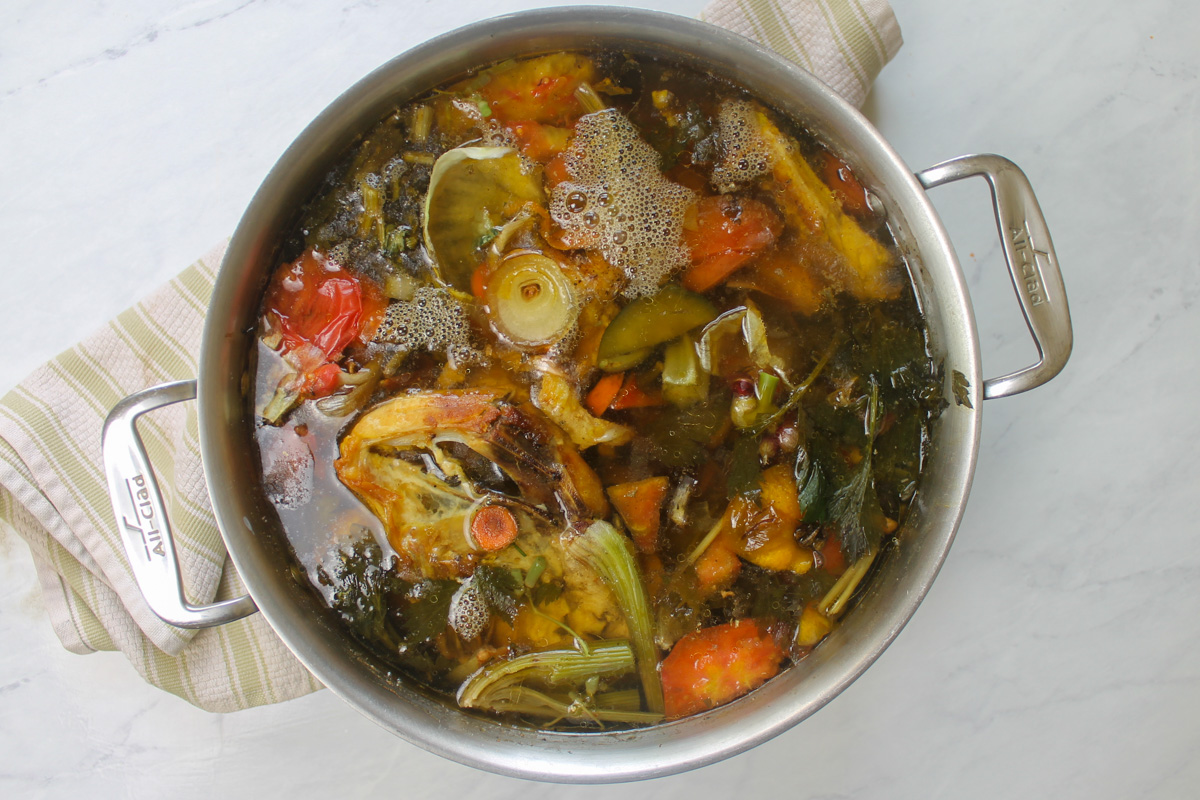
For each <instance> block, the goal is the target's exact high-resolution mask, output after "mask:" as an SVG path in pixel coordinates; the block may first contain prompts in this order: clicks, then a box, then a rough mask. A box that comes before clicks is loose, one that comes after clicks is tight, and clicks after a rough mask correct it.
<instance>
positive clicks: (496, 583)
mask: <svg viewBox="0 0 1200 800" xmlns="http://www.w3.org/2000/svg"><path fill="white" fill-rule="evenodd" d="M474 581H475V588H476V589H478V590H479V596H480V597H481V598H483V602H484V603H485V604H486V605H487V607H488V608H489V609H491V610H492V611H494V612H495V613H497V614H499V615H500V616H502V617H504V618H505V619H506V620H508V622H510V623H511V622H512V621H513V620H514V619H516V617H517V612H518V611H519V610H520V601H519V600H518V598H519V597H520V595H521V591H522V588H523V584H522V582H521V581H520V580H518V579H517V577H516V576H515V575H513V574H512V572H511V571H510V570H507V569H504V568H502V567H497V566H493V565H491V564H483V565H482V566H480V567H479V568H478V569H476V570H475V577H474Z"/></svg>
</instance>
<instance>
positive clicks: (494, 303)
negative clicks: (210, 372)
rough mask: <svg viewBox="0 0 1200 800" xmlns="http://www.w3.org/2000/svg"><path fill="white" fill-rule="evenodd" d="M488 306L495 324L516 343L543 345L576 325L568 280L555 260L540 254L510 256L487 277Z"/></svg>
mask: <svg viewBox="0 0 1200 800" xmlns="http://www.w3.org/2000/svg"><path fill="white" fill-rule="evenodd" d="M487 300H488V307H489V309H490V310H491V313H492V318H493V320H494V321H495V323H496V327H497V328H498V329H499V330H500V332H501V333H502V334H504V335H505V336H506V337H508V338H509V339H510V340H512V341H513V342H514V343H516V344H519V345H531V346H534V345H544V344H549V343H551V342H553V341H555V340H556V339H559V338H561V337H562V336H563V335H565V334H566V333H567V331H569V330H570V328H571V326H572V325H574V324H575V317H576V315H577V313H578V312H577V306H576V303H575V292H574V290H573V288H572V287H571V282H570V281H569V280H567V276H566V275H564V274H563V271H562V268H561V267H560V266H559V265H558V262H557V261H555V260H554V259H552V258H550V257H549V256H545V255H542V254H541V253H533V252H522V253H515V254H513V255H510V256H509V257H508V258H506V259H505V260H504V262H503V263H501V265H500V267H499V268H498V269H497V270H496V272H495V273H494V274H493V275H492V276H491V278H489V280H488V285H487Z"/></svg>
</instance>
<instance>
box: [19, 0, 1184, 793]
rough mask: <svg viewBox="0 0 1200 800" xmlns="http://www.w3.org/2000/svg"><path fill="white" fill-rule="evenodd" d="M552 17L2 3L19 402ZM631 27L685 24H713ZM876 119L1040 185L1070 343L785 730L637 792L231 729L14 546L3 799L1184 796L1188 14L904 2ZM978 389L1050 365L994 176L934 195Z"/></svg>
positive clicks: (873, 108)
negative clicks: (809, 714) (893, 597)
mask: <svg viewBox="0 0 1200 800" xmlns="http://www.w3.org/2000/svg"><path fill="white" fill-rule="evenodd" d="M535 5H538V3H534V2H528V0H501V2H480V0H460V1H459V2H456V3H453V4H444V3H435V2H405V3H378V2H358V3H353V2H348V3H342V4H329V3H320V2H310V1H308V0H292V1H291V2H274V1H272V0H257V1H251V2H246V1H245V0H240V1H239V0H226V1H224V2H222V1H221V0H214V1H213V2H168V1H167V0H156V1H154V2H152V1H151V0H141V1H140V2H125V3H121V4H117V5H113V4H108V3H98V2H94V3H69V2H66V1H65V0H56V1H51V2H42V3H33V2H22V1H18V2H13V3H9V4H6V5H5V6H4V7H3V8H0V22H2V23H3V24H0V241H3V242H4V255H3V263H4V270H3V289H2V290H0V341H2V342H3V343H4V344H3V352H4V358H3V359H2V360H0V390H7V389H8V388H10V387H11V386H13V385H15V384H16V383H17V382H18V381H19V380H20V379H21V378H22V377H23V376H24V375H25V374H26V373H27V372H28V371H29V370H31V369H32V368H33V367H34V366H36V365H37V364H39V363H40V362H42V361H44V360H45V359H46V358H48V357H50V356H52V355H54V354H55V353H57V352H58V351H60V350H61V349H63V348H65V347H66V346H68V345H69V344H70V343H72V342H73V341H75V340H76V339H78V338H80V337H82V336H84V335H85V334H87V333H88V332H89V331H91V330H92V329H94V328H95V327H97V326H98V325H100V324H101V323H102V322H103V321H104V320H105V319H107V318H108V317H110V316H112V315H113V314H114V313H115V312H117V311H119V310H120V309H122V308H124V307H125V306H126V305H128V304H129V303H130V302H131V301H132V300H134V299H136V298H137V297H139V296H141V295H143V294H145V293H146V292H148V291H149V290H150V289H152V288H153V287H154V286H156V285H157V284H159V283H161V282H162V281H164V280H166V279H167V278H168V277H170V276H171V275H173V274H174V273H175V272H177V271H178V270H179V269H181V268H182V267H183V266H185V265H187V264H188V263H190V262H191V261H192V260H193V259H194V258H196V257H197V256H199V255H200V254H202V253H203V252H205V251H206V250H207V249H208V248H209V247H210V246H211V245H213V244H214V243H216V242H218V241H220V240H221V239H222V238H223V237H225V236H227V235H228V234H229V233H230V231H232V229H233V227H234V225H235V223H236V221H237V218H238V216H239V215H240V213H241V210H242V209H243V208H244V207H245V205H246V203H247V202H248V200H249V198H250V196H251V194H252V193H253V191H254V190H255V188H256V187H257V185H258V182H259V181H260V180H261V179H262V177H263V176H264V175H265V174H266V171H267V170H268V169H269V168H270V165H271V164H272V162H273V161H274V160H275V158H276V157H277V156H278V155H279V154H280V152H282V150H283V149H284V148H285V147H286V146H287V144H288V142H289V141H290V140H291V138H292V137H293V136H294V135H295V134H296V133H298V132H299V130H300V129H301V128H302V127H303V126H304V124H305V123H306V122H307V121H308V120H309V119H310V118H311V117H313V116H314V115H315V114H316V113H317V112H318V111H319V110H320V109H321V108H323V107H324V106H325V105H326V104H327V103H328V102H329V101H330V100H332V99H333V98H334V97H335V96H336V95H337V94H338V93H339V92H340V91H341V90H342V89H344V88H345V87H347V86H349V85H350V84H351V83H352V82H353V81H355V80H356V79H357V78H359V77H361V76H362V75H363V74H365V73H366V72H368V71H369V70H370V69H372V68H373V67H375V66H377V65H378V64H380V63H382V62H383V61H385V60H386V59H387V58H388V57H390V56H391V55H393V54H395V53H397V52H399V51H400V50H403V49H404V48H406V47H408V46H411V45H413V44H416V43H417V42H419V41H422V40H424V39H426V38H428V37H430V36H432V35H435V34H437V33H440V32H442V31H444V30H448V29H450V28H452V27H455V26H457V25H459V24H462V23H466V22H469V21H473V20H476V19H481V18H484V17H486V16H489V15H492V14H495V13H501V12H504V11H509V10H516V9H519V8H524V7H532V6H535ZM645 5H647V6H651V7H655V8H660V9H663V10H672V11H677V12H679V13H685V14H693V15H694V14H695V13H696V12H697V11H698V10H699V8H700V7H701V5H702V3H701V1H700V0H659V1H657V2H654V1H651V2H647V3H645ZM894 7H895V9H896V14H897V16H898V18H899V20H900V23H901V26H902V29H903V31H904V36H905V45H904V48H903V49H902V50H901V51H900V54H899V56H898V57H897V58H896V60H895V61H894V62H893V63H892V64H891V65H889V66H888V67H887V68H886V69H885V70H884V72H883V74H882V75H881V76H880V79H879V81H878V82H877V85H876V89H875V91H874V93H873V94H872V96H871V97H870V98H869V100H868V104H867V107H866V109H865V110H866V113H867V114H868V116H869V117H870V118H871V119H872V120H873V121H874V122H875V123H876V125H877V126H878V127H879V128H880V129H881V130H882V132H883V133H884V135H885V136H887V137H888V138H889V140H890V141H891V142H892V144H893V145H894V146H895V147H896V149H897V150H898V152H899V153H900V154H901V156H902V157H903V158H904V159H905V160H906V161H907V162H908V163H909V164H910V166H912V167H913V168H914V169H920V168H923V167H926V166H929V165H931V164H933V163H934V162H936V161H940V160H942V159H945V158H949V157H952V156H955V155H959V154H961V153H965V152H979V151H992V152H998V153H1001V154H1003V155H1006V156H1008V157H1010V158H1012V159H1013V160H1015V161H1016V162H1018V163H1019V164H1020V165H1021V166H1022V167H1023V168H1024V170H1025V171H1026V173H1027V174H1028V175H1029V176H1030V178H1031V180H1032V181H1033V184H1034V187H1035V189H1036V190H1037V192H1038V195H1039V199H1040V200H1041V204H1042V207H1043V209H1044V211H1045V213H1046V216H1047V218H1048V220H1049V223H1050V227H1051V230H1052V233H1053V236H1054V241H1055V245H1056V247H1057V250H1058V255H1059V260H1060V262H1061V264H1062V267H1063V270H1064V274H1065V279H1066V284H1067V290H1068V294H1069V297H1070V302H1071V310H1072V314H1073V318H1074V326H1075V342H1076V345H1075V352H1074V354H1073V356H1072V359H1071V362H1070V363H1069V364H1068V366H1067V368H1066V370H1065V371H1064V372H1063V373H1062V375H1060V376H1059V377H1058V378H1057V379H1055V380H1054V381H1052V382H1051V383H1050V384H1048V385H1047V386H1045V387H1042V388H1041V389H1038V390H1036V391H1033V392H1030V393H1029V394H1027V395H1023V396H1019V397H1015V398H1011V399H1007V400H1002V401H995V402H989V403H987V405H986V407H985V413H984V432H983V440H982V443H981V450H980V461H979V467H978V471H977V473H976V478H975V484H974V488H973V491H972V495H971V499H970V503H969V505H968V507H967V511H966V515H965V517H964V519H963V523H962V526H961V528H960V531H959V536H958V539H957V541H956V543H955V545H954V547H953V549H952V551H951V553H950V556H949V558H948V560H947V562H946V564H945V566H944V568H943V570H942V573H941V575H940V576H939V578H938V580H937V581H936V583H935V584H934V586H933V589H932V591H931V592H930V594H929V596H928V598H927V600H926V601H925V603H924V604H923V606H922V607H921V609H920V610H919V611H918V612H917V614H916V616H915V617H914V618H913V620H912V622H911V623H910V624H909V626H908V627H907V628H906V629H905V631H904V632H903V633H902V634H901V635H900V637H899V638H898V639H897V641H896V642H895V644H894V645H892V647H891V648H889V650H888V651H887V652H886V653H885V654H884V655H883V657H882V658H881V659H880V660H879V661H878V662H877V663H876V665H875V666H873V667H872V668H871V669H870V670H868V671H867V673H866V674H865V675H864V676H863V677H862V678H861V679H860V680H859V681H857V682H856V683H855V684H854V685H853V686H852V687H850V689H849V690H847V691H846V692H845V693H844V694H842V695H841V696H840V697H839V698H838V699H836V700H835V701H834V702H833V703H831V704H830V705H829V706H827V707H826V708H825V709H823V710H822V711H820V712H819V713H818V714H817V715H816V716H814V717H813V718H811V719H810V720H808V721H806V722H805V723H803V724H802V725H801V726H799V727H798V728H796V729H794V730H792V731H790V732H789V733H787V734H784V735H782V736H780V737H779V738H777V739H775V740H773V741H771V742H769V743H767V744H765V745H762V746H761V747H759V748H757V749H755V750H753V751H751V752H750V753H747V754H745V755H743V756H740V757H737V758H734V759H731V760H729V761H727V762H724V763H721V764H718V765H715V766H713V767H709V768H706V769H703V770H699V771H697V772H693V773H690V774H686V775H683V776H677V777H674V778H668V779H662V780H658V781H652V782H649V783H646V784H643V785H640V786H638V787H636V788H634V789H630V788H628V787H626V788H622V787H607V788H601V787H577V788H571V789H564V788H562V787H554V786H542V785H536V784H529V783H525V782H521V781H516V780H510V779H506V778H499V777H494V776H490V775H485V774H483V773H479V772H475V771H473V770H469V769H466V768H463V767H460V766H457V765H454V764H451V763H449V762H446V761H443V760H441V759H439V758H436V757H434V756H431V755H428V754H426V753H424V752H423V751H420V750H418V749H416V748H414V747H412V746H410V745H407V744H405V743H404V742H402V741H400V740H398V739H396V738H394V737H393V736H391V735H390V734H388V733H386V732H384V731H382V730H379V729H378V728H376V727H375V726H373V725H371V724H370V723H369V722H367V721H366V720H365V719H363V718H361V717H360V716H359V715H358V714H356V713H355V712H354V711H352V710H350V709H349V708H348V707H347V706H345V705H344V704H342V703H341V701H339V700H338V699H337V698H335V697H333V696H332V695H331V694H330V693H329V692H320V693H317V694H315V695H312V696H309V697H306V698H303V699H301V700H297V701H293V702H291V703H287V704H284V705H280V706H273V707H267V708H260V709H253V710H250V711H246V712H241V713H238V714H233V715H227V716H216V715H210V714H206V713H203V712H200V711H197V710H195V709H193V708H191V707H190V706H188V705H186V704H185V703H183V702H182V701H180V700H178V699H176V698H174V697H172V696H170V695H167V694H164V693H162V692H160V691H158V690H156V689H153V688H151V687H149V686H147V685H145V684H144V683H142V681H141V680H140V678H138V676H137V675H136V673H135V672H134V671H133V670H132V669H131V668H130V667H129V666H128V664H127V663H126V662H125V661H124V659H123V658H122V657H121V656H119V655H116V654H97V655H92V656H88V657H79V656H74V655H70V654H68V653H66V652H65V651H63V650H62V649H61V647H60V646H59V644H58V642H57V640H56V639H55V637H54V635H53V632H52V631H51V630H50V627H49V624H48V622H47V620H46V618H45V615H44V612H43V610H42V608H41V602H40V597H39V594H38V588H37V585H36V581H35V579H34V577H33V571H32V566H31V562H30V560H29V556H28V554H27V552H26V551H25V548H24V545H23V543H22V542H20V541H19V540H16V539H14V538H13V537H11V536H8V537H6V538H0V709H2V710H3V713H2V714H0V794H3V795H4V796H6V797H31V798H33V797H54V798H58V797H64V798H65V797H77V796H80V795H83V794H85V793H86V794H87V795H89V796H95V797H132V798H141V797H146V798H158V797H213V796H219V797H254V798H270V797H289V798H295V797H309V796H312V797H317V796H321V797H328V796H349V797H375V796H378V797H392V796H405V797H453V796H462V797H475V796H478V797H512V798H517V797H521V798H525V799H526V800H528V798H551V797H561V796H562V795H563V793H564V792H565V793H569V794H570V796H576V797H617V796H620V794H622V793H625V792H629V791H637V792H639V793H644V794H645V795H646V796H651V797H656V798H664V799H665V798H671V799H674V798H681V799H682V798H694V797H713V798H717V797H735V796H736V797H766V796H781V797H806V798H808V797H811V798H843V797H888V798H936V797H945V798H958V797H972V798H983V797H1022V796H1023V797H1060V798H1089V799H1094V798H1127V797H1155V798H1177V797H1195V796H1196V795H1197V789H1196V787H1197V785H1200V725H1198V724H1197V723H1196V719H1197V718H1198V717H1200V613H1198V612H1200V543H1198V542H1197V539H1198V536H1197V534H1200V522H1198V519H1200V516H1198V514H1197V509H1196V500H1197V497H1198V496H1200V455H1198V453H1200V449H1198V448H1197V442H1200V414H1197V413H1196V404H1197V397H1200V369H1198V367H1200V358H1198V357H1197V355H1196V353H1197V343H1200V310H1198V309H1197V301H1198V299H1200V223H1198V220H1200V191H1198V190H1197V187H1198V186H1200V163H1198V162H1200V75H1198V73H1200V50H1198V49H1197V47H1196V44H1197V42H1200V6H1197V5H1196V4H1194V3H1190V2H1183V0H1176V1H1175V2H1170V1H1169V0H1149V1H1148V2H1143V3H1138V4H1131V3H1125V2H1117V1H1116V0H1095V1H1094V2H1085V0H1062V1H1061V2H1057V3H1047V2H1044V1H1040V0H1039V1H1035V0H1013V1H1012V2H1009V3H1003V4H996V3H993V4H949V3H943V2H936V0H895V1H894ZM931 196H932V197H933V200H934V203H935V205H936V206H937V208H938V209H939V212H940V213H941V214H942V216H943V219H944V221H945V223H946V226H947V228H948V230H949V231H950V233H951V236H952V239H953V240H954V242H955V245H956V248H957V249H958V252H959V255H960V260H961V261H962V264H963V268H964V271H965V273H966V276H967V279H968V284H969V287H970V290H971V293H972V297H973V300H974V304H975V310H976V315H977V322H978V325H979V330H980V336H981V342H982V348H983V356H984V365H985V372H986V373H987V374H988V375H998V374H1000V373H1002V372H1006V371H1009V370H1011V369H1014V368H1019V367H1021V366H1023V365H1024V364H1025V363H1026V362H1027V361H1029V360H1030V359H1031V358H1032V357H1033V356H1034V355H1035V354H1034V352H1033V346H1032V344H1031V342H1030V340H1029V338H1028V334H1027V332H1026V331H1025V328H1024V324H1023V321H1022V319H1021V316H1020V312H1019V310H1018V308H1017V305H1016V302H1015V300H1014V297H1013V294H1012V289H1011V286H1010V284H1009V279H1008V276H1007V274H1006V273H1005V271H1004V268H1003V265H1002V264H1001V263H1000V260H999V259H1000V255H999V248H998V247H997V240H996V232H995V223H994V221H993V218H992V215H991V208H990V199H989V197H988V193H987V190H986V188H985V187H984V185H983V184H982V183H981V182H979V183H978V185H975V184H963V185H956V186H952V187H945V188H942V189H937V190H934V192H933V193H932V195H931Z"/></svg>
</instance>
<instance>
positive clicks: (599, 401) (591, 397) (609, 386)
mask: <svg viewBox="0 0 1200 800" xmlns="http://www.w3.org/2000/svg"><path fill="white" fill-rule="evenodd" d="M624 380H625V373H624V372H614V373H611V374H609V375H605V376H604V377H603V378H601V379H600V380H598V381H596V385H595V386H593V387H592V390H591V391H590V392H588V394H587V398H586V399H584V401H583V402H584V405H586V406H587V409H588V411H590V412H592V416H593V417H599V416H601V415H603V414H604V412H605V411H608V407H609V406H611V405H612V401H613V400H615V399H616V397H617V393H618V392H620V391H621V383H622V382H623V381H624Z"/></svg>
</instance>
